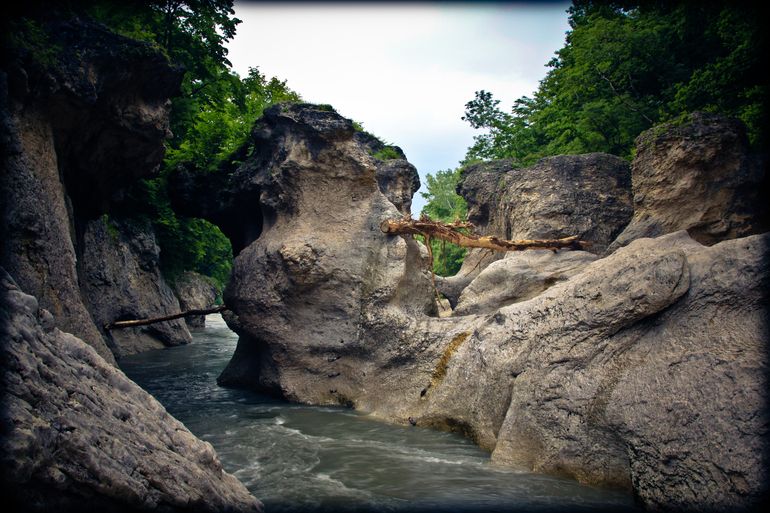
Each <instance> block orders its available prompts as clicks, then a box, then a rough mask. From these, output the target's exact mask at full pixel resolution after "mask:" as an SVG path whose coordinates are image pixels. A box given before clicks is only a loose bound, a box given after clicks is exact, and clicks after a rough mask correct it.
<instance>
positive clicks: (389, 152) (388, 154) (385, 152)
mask: <svg viewBox="0 0 770 513" xmlns="http://www.w3.org/2000/svg"><path fill="white" fill-rule="evenodd" d="M371 155H372V157H374V158H376V159H380V160H391V159H400V158H401V155H399V154H398V152H397V151H396V150H395V149H393V147H392V146H385V147H383V148H382V149H381V150H380V151H373V152H371Z"/></svg>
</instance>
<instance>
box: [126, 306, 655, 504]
mask: <svg viewBox="0 0 770 513" xmlns="http://www.w3.org/2000/svg"><path fill="white" fill-rule="evenodd" d="M206 325H207V327H206V329H204V330H198V331H195V332H194V333H193V342H192V343H191V344H189V345H187V346H182V347H176V348H170V349H164V350H160V351H151V352H148V353H143V354H139V355H134V356H130V357H125V358H123V359H121V360H120V366H121V368H122V369H123V370H124V371H125V373H126V374H127V375H128V376H129V377H130V378H131V379H132V380H134V381H135V382H136V383H138V384H139V385H140V386H142V387H143V388H144V389H145V390H147V391H148V392H150V393H151V394H152V395H153V396H155V397H156V398H157V399H158V400H159V401H160V402H161V403H163V405H164V406H165V407H166V409H167V410H168V411H169V413H171V414H172V415H174V416H175V417H176V418H177V419H179V420H181V421H182V422H183V423H184V424H185V425H186V426H187V427H188V428H189V429H190V430H191V431H192V432H193V433H195V434H196V435H197V436H198V437H199V438H201V439H203V440H206V441H208V442H210V443H211V444H212V445H213V446H214V448H215V449H216V451H217V453H218V454H219V457H220V459H221V460H222V464H223V466H224V468H225V470H226V471H227V472H230V473H231V474H234V475H235V476H236V477H238V479H240V480H241V481H242V482H243V483H244V484H245V485H246V486H247V487H248V489H249V490H250V491H251V493H252V494H254V496H255V497H257V498H259V499H260V500H261V501H262V502H263V503H264V504H265V508H266V511H267V512H268V513H270V512H289V511H303V512H305V511H312V512H321V511H329V512H333V511H383V512H387V511H396V512H402V511H421V512H422V511H425V512H427V511H458V512H462V511H467V512H471V511H473V512H475V511H479V512H489V513H491V512H498V511H499V512H503V511H521V512H525V511H527V512H529V511H531V512H545V511H564V512H567V511H569V512H572V511H583V512H594V511H640V510H639V509H638V508H637V507H636V506H635V505H634V503H633V500H632V498H631V497H630V496H629V495H627V494H623V493H619V492H614V491H611V490H605V489H602V488H596V487H592V486H586V485H582V484H579V483H576V482H574V481H571V480H567V479H561V478H557V477H553V476H545V475H540V474H533V473H531V472H522V471H517V470H513V469H508V468H500V467H495V466H491V465H487V464H486V462H487V460H488V459H489V453H487V452H485V451H482V450H481V449H479V448H478V447H477V446H475V445H474V444H472V443H471V442H469V441H468V440H466V439H464V438H462V437H460V436H458V435H454V434H451V433H445V432H441V431H434V430H430V429H423V428H419V427H403V426H395V425H391V424H388V423H386V422H382V421H379V420H376V419H372V418H370V417H367V416H365V415H361V414H359V413H357V412H355V411H353V410H349V409H345V408H341V407H324V406H302V405H296V404H287V403H285V402H283V401H279V400H276V399H272V398H270V397H266V396H263V395H260V394H256V393H253V392H248V391H243V390H230V389H226V388H221V387H219V386H218V385H217V384H216V378H217V376H218V375H219V373H220V372H221V371H222V369H224V367H225V366H226V365H227V362H228V361H229V360H230V356H231V355H232V354H233V351H234V350H235V345H236V342H237V336H236V335H235V334H234V333H233V332H232V331H230V330H229V329H228V328H227V326H226V325H225V323H224V322H223V321H222V318H221V317H220V316H218V315H217V316H213V315H211V316H209V317H208V319H207V322H206Z"/></svg>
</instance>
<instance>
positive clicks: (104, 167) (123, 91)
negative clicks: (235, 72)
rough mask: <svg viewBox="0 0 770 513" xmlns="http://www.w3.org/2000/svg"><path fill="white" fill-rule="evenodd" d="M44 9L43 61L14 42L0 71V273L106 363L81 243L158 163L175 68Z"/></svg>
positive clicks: (142, 46)
mask: <svg viewBox="0 0 770 513" xmlns="http://www.w3.org/2000/svg"><path fill="white" fill-rule="evenodd" d="M48 7H50V8H47V9H44V10H43V11H42V12H38V13H35V14H36V15H39V19H37V20H36V22H35V23H37V24H38V25H37V26H39V27H41V28H42V29H43V31H44V32H45V33H46V34H47V37H48V40H47V42H46V44H47V47H48V48H50V49H51V50H52V51H53V52H54V57H52V61H53V62H47V63H41V62H40V60H39V59H37V58H36V55H35V54H34V53H33V52H32V51H30V50H29V49H27V48H26V47H24V45H19V46H18V47H17V48H13V49H6V50H8V51H4V52H3V55H2V61H1V62H0V65H1V66H2V69H1V70H0V132H1V133H2V149H0V159H1V162H0V265H3V266H4V267H5V268H6V269H7V270H8V272H9V273H10V274H11V275H12V276H13V277H14V279H15V280H16V281H17V282H18V284H19V286H20V287H21V288H22V290H24V291H25V292H26V293H28V294H31V295H33V296H35V297H36V298H38V300H39V301H40V304H41V306H42V307H43V308H45V309H46V310H48V311H50V312H51V314H52V315H53V317H54V319H55V322H56V325H57V326H58V327H59V328H61V329H62V330H64V331H67V332H69V333H73V334H75V335H76V336H78V337H79V338H81V339H83V340H84V341H86V342H87V343H88V344H90V345H91V346H93V347H94V348H95V349H96V350H97V351H98V352H99V354H100V355H101V356H102V357H104V358H105V359H107V360H108V361H114V357H113V355H112V353H111V351H110V350H109V348H108V347H107V344H106V343H105V340H104V339H103V337H102V335H101V334H100V332H99V330H98V329H97V327H96V326H95V324H94V322H93V319H92V317H91V313H90V312H89V310H88V306H87V305H86V304H85V303H84V301H83V295H84V294H83V292H82V291H81V290H80V288H79V284H78V280H79V279H80V277H79V276H78V269H77V263H78V260H79V259H80V258H81V256H82V251H83V247H82V244H81V242H80V240H81V238H82V236H83V228H84V226H85V224H86V223H87V222H88V221H89V220H92V219H96V218H98V217H99V216H101V215H102V214H104V213H105V212H106V209H107V206H108V205H109V203H110V201H111V200H112V198H113V196H114V195H116V194H120V191H121V190H122V189H123V188H124V187H126V186H127V185H128V184H130V183H131V182H132V181H133V180H135V179H137V178H140V177H147V176H151V175H152V173H153V172H154V171H155V170H156V169H157V167H158V164H159V163H160V162H161V161H162V159H163V157H164V155H165V146H164V141H165V139H166V138H167V137H169V136H170V132H169V128H168V127H169V123H168V114H169V109H170V102H169V98H170V97H171V96H172V95H174V94H176V92H177V91H178V89H179V85H180V83H181V80H182V76H183V72H184V70H183V69H182V68H181V67H179V66H174V65H172V64H170V63H169V62H168V59H167V58H166V56H164V55H163V54H161V53H160V52H158V51H157V50H155V49H153V48H152V46H151V45H150V44H149V43H143V42H139V41H135V40H132V39H128V38H125V37H122V36H118V35H116V34H113V33H111V32H110V31H109V30H107V29H106V27H104V26H103V25H100V24H98V23H95V22H93V21H90V20H88V19H85V18H81V17H78V16H77V15H74V14H72V12H71V10H69V9H67V10H65V9H64V8H63V7H61V6H59V7H58V8H56V6H55V5H54V4H52V5H50V6H48ZM20 37H22V38H23V37H24V35H23V34H20Z"/></svg>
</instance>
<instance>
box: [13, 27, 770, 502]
mask: <svg viewBox="0 0 770 513" xmlns="http://www.w3.org/2000/svg"><path fill="white" fill-rule="evenodd" d="M48 24H49V25H48V27H49V28H50V31H51V34H54V35H55V36H54V37H55V39H54V41H53V42H54V43H57V44H60V45H61V46H62V48H64V50H63V51H62V52H61V53H60V55H59V57H58V60H57V63H56V65H55V66H52V65H43V64H41V63H40V62H39V61H37V60H35V58H34V55H33V54H32V52H30V51H27V52H23V51H20V52H17V53H15V54H11V55H5V54H4V56H3V62H2V74H1V75H0V115H1V116H2V124H1V125H0V126H2V128H0V133H1V134H2V141H3V144H2V155H0V156H1V157H2V175H0V184H2V188H1V189H0V190H1V191H2V192H1V193H0V194H1V195H0V206H1V207H2V209H1V213H0V215H1V216H2V219H0V222H1V224H0V226H1V227H2V232H0V237H1V238H2V248H1V250H0V266H2V268H3V271H2V276H0V284H1V285H2V286H1V287H0V293H1V294H2V302H1V303H0V304H1V305H2V310H1V311H0V316H1V318H2V324H1V325H0V330H1V331H0V337H2V344H3V347H2V349H3V353H2V354H3V356H2V378H1V379H2V383H3V389H2V393H3V398H2V412H1V416H2V430H3V432H2V436H3V442H2V458H1V460H2V490H3V493H4V496H6V497H11V498H12V500H13V506H14V507H17V508H18V509H19V510H21V511H47V510H50V509H52V508H56V509H58V510H59V511H75V510H85V511H97V510H104V509H109V510H114V511H136V510H139V511H260V510H261V509H262V506H261V504H260V503H259V501H258V500H257V499H255V498H254V497H252V496H251V495H250V494H249V493H248V491H247V490H246V489H245V487H243V485H242V484H241V483H239V482H238V481H237V480H236V479H235V478H234V477H232V476H231V475H229V474H227V473H226V472H224V471H223V470H222V466H221V463H220V462H219V460H218V458H217V456H216V453H215V451H214V450H213V448H212V447H211V445H209V444H208V443H206V442H203V441H201V440H198V439H197V438H195V436H193V435H192V434H191V433H190V432H189V431H188V430H187V429H186V428H185V427H184V426H183V425H182V424H181V423H179V422H178V421H176V420H175V419H174V418H173V417H171V416H170V415H168V414H167V413H166V411H165V410H164V408H163V407H162V406H161V405H160V404H159V403H158V402H157V401H155V400H154V399H153V398H152V397H151V396H150V395H149V394H147V393H146V392H144V391H143V390H142V389H140V388H139V387H138V386H136V385H135V384H134V383H133V382H131V381H130V380H128V379H126V378H125V376H124V375H123V374H122V372H120V370H119V369H118V368H117V366H118V362H119V359H120V357H121V356H124V355H128V354H132V353H136V352H140V351H145V350H148V349H154V348H160V347H166V346H173V345H178V344H185V343H187V342H189V340H190V334H189V330H188V328H187V327H186V326H185V323H184V322H183V321H176V322H173V323H170V324H167V325H161V326H154V327H147V328H132V330H134V331H129V332H125V333H123V332H121V334H114V333H112V332H106V331H104V330H103V325H104V324H106V323H107V322H111V321H115V320H121V319H125V318H131V317H142V316H144V317H150V316H157V315H162V314H164V313H173V312H176V311H179V302H178V300H177V298H176V297H174V295H173V293H172V292H171V291H170V289H169V288H168V286H167V285H166V284H165V281H164V278H163V275H162V273H161V272H160V271H159V269H158V252H159V250H158V247H157V244H155V242H154V239H153V234H152V231H151V230H150V229H148V228H147V227H143V226H134V225H124V224H121V223H120V222H117V223H110V220H109V218H105V217H104V214H108V213H109V211H110V205H111V204H112V203H113V202H119V201H120V196H121V193H122V191H123V190H124V189H125V187H126V186H128V184H130V183H131V182H132V181H133V180H136V179H137V178H140V177H145V176H152V175H153V173H154V172H155V171H156V169H157V166H158V164H159V163H160V162H161V160H162V159H163V155H164V153H165V149H164V146H163V143H164V140H165V139H166V138H167V137H168V116H169V104H168V99H169V97H171V96H173V95H175V94H178V88H179V83H180V80H181V76H182V73H183V70H182V69H181V68H179V67H178V66H176V65H174V64H173V63H170V62H168V60H167V59H166V58H165V56H164V55H162V54H161V53H160V52H158V51H157V50H155V49H154V48H152V45H150V44H146V43H141V42H138V41H134V40H131V39H128V38H125V37H122V36H118V35H116V34H113V33H112V32H110V31H108V30H107V29H106V28H105V27H103V26H101V25H99V24H97V23H94V22H92V21H90V20H88V19H81V18H78V17H68V16H56V13H53V14H52V15H51V17H50V19H49V21H48ZM56 38H59V39H56ZM743 130H744V128H743V126H742V125H741V123H740V121H738V120H735V119H732V118H726V117H723V116H720V115H716V114H703V113H696V114H692V115H690V116H689V117H687V119H684V120H682V121H681V122H679V123H669V124H667V125H662V126H660V127H656V128H653V129H651V130H649V131H647V132H645V133H644V134H642V135H641V136H640V137H639V138H638V139H637V149H636V154H635V157H634V160H633V162H632V163H631V164H630V165H629V163H628V162H626V161H624V160H622V159H620V158H617V157H614V156H611V155H606V154H597V153H594V154H587V155H562V156H556V157H549V158H546V159H543V160H541V161H540V162H538V163H537V164H536V165H534V166H532V167H529V168H526V169H520V168H517V167H516V166H515V165H514V163H513V162H511V161H506V160H501V161H493V162H489V163H480V164H475V165H473V166H469V167H468V168H466V170H465V171H464V175H463V178H462V180H461V182H460V183H459V184H458V192H459V193H460V194H461V195H462V196H463V197H464V198H465V199H466V201H467V202H468V204H469V219H470V220H471V221H473V222H474V223H475V224H476V226H477V227H478V228H479V230H480V232H481V234H482V235H495V236H498V237H501V238H506V239H516V238H556V237H563V236H572V235H580V236H581V237H582V238H583V239H585V240H590V241H592V242H594V245H593V246H592V247H591V249H590V251H557V252H551V251H548V250H536V251H530V252H524V253H512V254H510V255H506V256H505V257H504V258H503V257H502V256H500V255H495V256H485V255H484V252H483V251H481V250H479V251H472V252H471V253H470V255H469V256H468V258H466V262H465V264H464V270H463V271H461V273H460V274H458V276H457V277H454V278H445V279H437V280H436V286H435V288H434V285H433V281H432V277H431V275H430V272H429V271H428V266H427V262H426V260H427V252H426V250H425V249H424V247H423V246H422V245H421V244H420V243H418V242H417V241H416V240H414V239H413V238H412V237H411V236H392V235H386V234H384V233H383V232H382V231H381V229H380V225H381V223H382V222H383V221H384V220H386V219H399V218H402V217H408V216H409V215H411V214H412V212H411V200H412V195H413V194H414V192H415V191H416V190H417V188H418V187H419V179H418V178H417V173H416V170H415V169H414V167H413V166H412V165H411V164H409V162H408V161H407V160H406V156H405V155H404V154H403V152H401V151H400V150H399V149H398V148H396V147H390V150H391V151H390V152H389V154H390V155H391V156H393V155H394V156H395V158H382V157H383V156H384V153H383V151H382V150H383V149H384V148H385V145H384V144H383V143H382V142H381V141H379V140H377V139H376V138H374V137H372V136H369V135H368V134H366V133H364V132H362V131H360V130H357V129H356V127H355V126H354V123H353V122H352V121H351V120H349V119H345V118H344V117H342V116H340V115H338V114H337V113H336V112H334V111H333V109H328V108H326V107H325V106H317V105H311V104H297V103H279V104H276V105H274V106H272V107H270V108H268V109H266V110H265V111H264V116H263V117H262V118H260V119H259V120H258V121H257V122H256V124H255V125H254V127H253V130H252V132H251V152H250V155H249V156H248V158H246V159H245V160H244V161H243V162H242V163H241V164H240V165H238V166H237V168H236V169H235V170H232V169H227V170H225V169H224V168H223V169H221V170H220V171H219V172H218V173H201V172H199V170H196V168H195V167H194V166H187V165H186V166H180V167H179V168H177V170H176V171H175V173H174V175H173V176H172V177H171V184H172V191H173V197H172V202H173V203H174V207H175V208H176V209H177V210H178V211H180V212H188V213H190V214H192V213H195V215H200V216H202V217H205V218H207V219H209V220H210V221H211V222H213V223H214V224H217V225H219V226H220V227H221V229H222V232H223V233H225V234H226V235H227V236H228V238H229V239H230V240H231V241H232V243H233V250H234V254H235V255H236V258H235V261H234V263H233V268H232V272H231V275H230V278H229V281H228V284H227V287H226V289H225V292H224V302H225V304H226V305H227V306H228V308H229V311H228V312H226V314H225V315H224V317H225V320H226V321H227V324H228V325H229V326H230V327H231V328H232V329H233V330H234V331H235V332H236V333H237V334H238V336H239V341H238V345H237V348H236V351H235V354H234V356H233V358H232V360H231V361H230V363H229V365H228V366H227V368H226V369H225V371H224V372H223V373H222V375H221V376H220V377H219V382H220V384H221V385H223V386H227V387H242V388H248V389H252V390H258V391H261V392H264V393H267V394H270V395H273V396H277V397H280V398H282V399H285V400H288V401H291V402H301V403H307V404H314V405H343V406H348V407H352V408H355V409H356V410H359V411H361V412H364V413H368V414H370V415H372V416H374V417H376V418H379V419H383V420H386V421H388V422H392V423H397V424H401V425H404V426H407V425H410V420H411V422H413V423H414V424H416V425H417V426H420V427H430V428H436V429H440V430H446V431H453V432H456V433H460V434H462V435H464V436H466V437H468V438H469V439H471V440H472V441H473V442H475V443H476V444H478V445H479V446H480V447H481V448H483V449H485V450H487V451H489V452H491V463H493V464H495V465H505V466H511V467H514V468H521V469H526V470H530V471H532V470H534V471H536V472H542V473H549V474H554V475H558V476H564V477H569V478H571V479H575V480H577V481H580V482H582V483H589V484H596V485H601V486H606V487H612V488H617V489H620V490H624V491H627V492H630V493H633V495H634V497H635V499H636V500H637V501H638V502H639V503H640V504H641V505H642V506H644V507H645V508H647V509H649V510H653V511H655V510H681V511H701V510H704V509H710V510H715V511H728V510H729V511H736V510H738V511H744V510H746V511H748V510H754V509H758V508H759V507H761V505H762V504H766V502H767V494H768V482H767V472H766V470H767V455H768V429H767V425H768V420H769V419H768V404H767V390H768V387H767V378H768V376H767V365H768V353H767V345H766V344H767V340H768V335H769V333H768V324H767V322H768V298H767V293H766V291H767V290H768V286H769V285H770V283H768V268H767V265H768V260H767V256H768V251H770V248H769V244H770V239H769V238H768V237H769V236H768V234H767V232H768V229H770V225H769V224H768V212H767V207H766V201H764V198H766V194H767V185H768V177H767V174H766V173H765V167H766V163H765V160H764V156H763V155H761V154H757V153H756V152H754V151H753V150H751V149H750V148H749V146H748V143H747V141H746V137H745V133H744V131H743ZM482 257H483V259H482ZM480 259H482V260H481V264H480V265H478V266H477V265H476V264H477V263H478V261H479V260H480ZM466 274H467V276H466ZM436 289H438V291H439V292H441V293H442V294H443V295H444V296H445V297H446V298H447V299H448V300H449V303H450V305H451V306H452V308H453V311H452V314H451V315H450V316H439V309H440V308H441V307H440V306H439V305H438V304H437V302H436V301H435V299H434V298H435V294H436Z"/></svg>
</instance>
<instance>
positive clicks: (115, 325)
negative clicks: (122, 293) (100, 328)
mask: <svg viewBox="0 0 770 513" xmlns="http://www.w3.org/2000/svg"><path fill="white" fill-rule="evenodd" d="M223 310H227V307H226V306H225V305H222V306H218V307H216V308H210V309H208V310H186V311H184V312H179V313H175V314H171V315H164V316H163V317H154V318H152V319H139V320H135V321H118V322H112V323H110V324H107V325H106V326H105V327H104V329H105V330H114V329H116V328H130V327H132V326H144V325H145V324H155V323H156V322H163V321H173V320H174V319H179V318H180V317H187V316H188V315H208V314H213V313H217V312H221V311H223Z"/></svg>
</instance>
